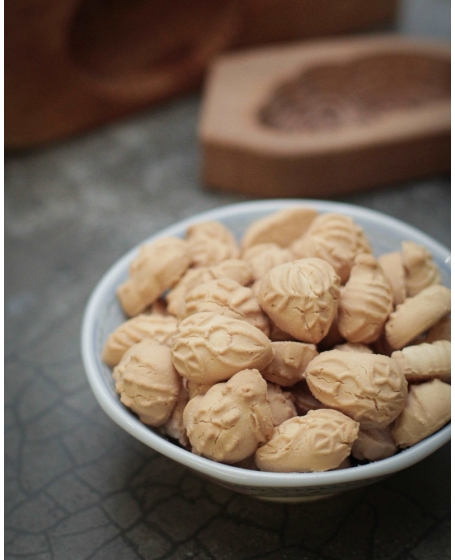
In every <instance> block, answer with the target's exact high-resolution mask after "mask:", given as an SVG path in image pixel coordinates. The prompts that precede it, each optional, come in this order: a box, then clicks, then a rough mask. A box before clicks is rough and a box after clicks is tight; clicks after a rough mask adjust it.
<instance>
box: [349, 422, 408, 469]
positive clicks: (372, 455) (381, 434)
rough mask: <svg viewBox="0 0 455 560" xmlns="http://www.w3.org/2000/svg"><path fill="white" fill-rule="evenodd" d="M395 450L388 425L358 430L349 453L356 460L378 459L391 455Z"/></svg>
mask: <svg viewBox="0 0 455 560" xmlns="http://www.w3.org/2000/svg"><path fill="white" fill-rule="evenodd" d="M397 451H398V448H397V446H396V443H395V441H394V440H393V437H392V432H391V430H390V427H387V428H382V429H379V428H376V429H374V428H373V429H372V430H359V436H358V438H357V439H356V440H355V442H354V445H353V446H352V451H351V453H352V456H353V457H354V458H355V459H357V460H358V461H380V460H381V459H387V457H392V455H395V453H396V452H397Z"/></svg>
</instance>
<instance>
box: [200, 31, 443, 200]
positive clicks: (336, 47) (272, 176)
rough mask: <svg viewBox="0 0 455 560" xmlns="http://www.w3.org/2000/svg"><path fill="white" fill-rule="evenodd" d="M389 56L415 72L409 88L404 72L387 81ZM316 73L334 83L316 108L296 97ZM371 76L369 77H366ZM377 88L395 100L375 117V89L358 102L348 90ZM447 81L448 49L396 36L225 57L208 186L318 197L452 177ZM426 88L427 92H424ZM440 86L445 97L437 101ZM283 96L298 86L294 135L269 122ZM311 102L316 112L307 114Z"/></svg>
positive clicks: (213, 99)
mask: <svg viewBox="0 0 455 560" xmlns="http://www.w3.org/2000/svg"><path fill="white" fill-rule="evenodd" d="M390 57H392V59H393V58H394V57H395V58H396V57H398V60H399V58H400V57H403V60H401V61H400V62H399V64H398V66H399V67H400V66H402V67H404V69H406V67H408V68H410V74H409V77H408V81H409V80H410V81H411V82H412V81H414V83H411V86H412V87H409V83H408V81H407V80H402V79H401V80H399V79H397V76H398V77H399V76H401V75H402V74H403V71H404V70H403V68H401V69H398V70H397V72H396V73H394V72H390V76H389V75H387V73H388V72H389V69H388V68H389V58H390ZM365 62H366V63H370V62H371V64H365ZM375 65H377V72H374V71H372V67H373V70H374V66H375ZM436 67H437V71H436V72H434V70H435V68H436ZM362 68H363V70H362ZM317 69H323V70H325V73H326V76H325V78H326V82H327V81H329V82H332V83H330V84H329V85H327V84H326V83H325V84H322V85H321V88H320V90H319V93H318V92H316V93H317V94H316V95H315V96H314V99H312V100H311V102H313V105H311V102H310V103H308V93H307V92H305V91H303V93H302V92H299V91H298V90H299V87H303V86H301V85H299V84H298V81H299V80H300V81H301V82H304V81H305V80H304V78H305V73H307V74H309V75H310V74H312V73H313V74H314V73H315V71H316V70H317ZM365 69H367V70H368V72H369V74H371V76H369V77H367V78H364V77H362V72H364V71H366V70H365ZM429 69H430V71H429V72H428V70H429ZM348 70H349V71H348ZM384 72H385V73H386V75H385V76H382V77H381V73H384ZM343 73H344V74H347V77H346V75H345V76H344V78H345V79H346V80H347V84H346V83H344V82H343V80H341V78H340V74H343ZM375 74H376V75H375ZM370 78H371V79H370ZM346 80H345V81H346ZM349 80H350V81H349ZM374 80H376V81H377V90H378V91H382V90H383V89H384V87H387V93H388V95H385V96H384V95H383V94H381V95H378V96H377V97H378V100H379V105H378V106H377V107H375V108H374V110H373V111H371V110H370V109H371V107H370V108H368V107H367V109H365V107H364V106H362V103H363V101H364V100H365V99H366V100H370V99H371V98H372V96H374V95H375V93H374V88H372V91H371V93H369V92H366V94H365V92H362V91H358V92H356V95H355V96H352V95H351V94H350V92H351V90H352V88H353V87H354V86H353V85H350V84H351V83H352V84H354V83H356V84H357V86H356V87H358V84H359V83H360V84H363V85H362V86H361V87H360V88H359V87H358V89H360V90H361V89H362V87H364V86H366V85H368V84H370V83H371V81H374ZM449 80H450V51H449V49H448V48H447V47H446V46H445V45H443V44H436V43H429V42H423V41H419V40H411V39H404V38H398V37H394V36H391V35H390V36H376V37H375V36H369V37H357V38H355V39H349V38H344V39H339V40H327V41H324V42H321V41H318V42H314V43H311V44H309V43H299V44H294V45H291V46H282V47H269V48H263V49H257V50H252V51H247V52H245V53H240V54H233V55H225V56H223V57H222V58H221V59H219V60H218V61H217V62H216V63H215V64H214V65H213V67H212V69H211V72H210V75H209V79H208V81H207V84H206V90H205V98H204V104H203V109H202V114H201V119H200V125H199V138H200V142H201V145H202V154H203V171H202V174H203V181H204V183H205V184H206V185H207V186H208V187H211V188H214V189H221V190H229V191H235V192H241V193H245V194H248V195H254V196H261V197H277V196H296V197H298V196H306V197H318V196H330V195H334V194H337V193H340V192H349V191H354V190H358V189H362V188H369V187H373V186H377V185H381V184H387V183H392V182H397V181H403V180H409V179H413V178H419V177H425V176H428V175H431V174H436V173H441V172H446V171H448V170H449V168H450V94H449V91H450V90H449V85H448V84H449ZM307 82H310V78H308V79H307ZM421 83H423V84H424V85H425V87H424V88H423V89H424V90H425V91H423V90H422V91H421V92H420V93H417V92H418V90H419V89H420V88H421ZM436 83H437V84H438V85H437V86H436V89H438V88H440V90H439V89H438V93H437V94H434V90H432V87H433V86H435V84H436ZM427 85H428V87H426V86H427ZM369 87H371V86H369ZM286 88H288V89H289V88H294V89H295V90H296V92H295V95H294V96H295V97H298V96H299V95H300V97H302V98H303V101H301V100H300V101H298V102H296V104H295V107H293V108H292V107H291V110H290V116H288V117H287V118H288V120H290V121H291V122H290V124H291V127H286V126H282V127H280V126H271V125H270V123H265V122H264V119H263V113H264V107H267V106H268V105H270V103H271V101H270V100H271V99H273V97H274V96H275V97H276V96H277V91H280V90H282V89H286ZM324 88H325V89H324ZM404 92H405V93H406V95H403V94H404ZM408 94H409V95H408ZM318 95H319V97H318ZM362 96H363V98H362ZM291 97H292V96H291ZM387 99H390V100H392V102H391V104H390V103H389V105H390V106H388V104H387ZM288 101H289V100H288ZM305 102H306V104H307V105H309V106H308V107H303V109H302V106H304V105H305ZM384 102H385V103H384ZM318 104H319V105H318ZM282 106H283V110H288V112H289V107H287V108H286V106H285V104H284V103H283V104H282ZM304 109H305V110H306V111H307V112H309V113H310V114H309V117H308V115H304V114H303V113H302V112H301V111H303V110H304ZM293 111H294V112H293ZM299 111H300V113H299ZM311 111H313V113H314V114H311ZM307 117H308V118H309V119H310V122H309V124H310V126H306V124H308V123H306V121H305V119H307V120H308V118H307ZM292 119H294V120H292ZM318 119H319V120H318ZM299 120H301V121H302V123H301V124H302V126H297V125H298V121H299ZM295 123H297V125H296V126H294V124H295ZM305 123H306V124H305ZM288 124H289V123H288ZM319 124H320V126H319Z"/></svg>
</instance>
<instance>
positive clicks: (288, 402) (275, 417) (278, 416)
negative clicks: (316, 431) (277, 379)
mask: <svg viewBox="0 0 455 560" xmlns="http://www.w3.org/2000/svg"><path fill="white" fill-rule="evenodd" d="M267 400H268V402H269V406H270V410H271V413H272V422H273V426H274V427H276V426H279V425H280V424H282V423H283V422H285V421H286V420H289V418H294V416H297V411H296V409H295V406H294V401H293V398H292V395H291V393H289V392H283V390H282V389H281V387H280V386H279V385H276V384H275V383H267Z"/></svg>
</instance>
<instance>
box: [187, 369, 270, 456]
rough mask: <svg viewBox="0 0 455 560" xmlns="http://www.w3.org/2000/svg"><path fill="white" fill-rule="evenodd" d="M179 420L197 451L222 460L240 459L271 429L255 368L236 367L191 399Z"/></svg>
mask: <svg viewBox="0 0 455 560" xmlns="http://www.w3.org/2000/svg"><path fill="white" fill-rule="evenodd" d="M183 421H184V424H185V427H186V431H187V434H188V437H189V440H190V442H191V445H192V446H193V450H194V451H196V452H197V453H198V454H199V455H203V456H204V457H208V458H209V459H212V460H213V461H218V462H223V463H237V462H239V461H242V460H243V459H246V458H247V457H249V456H251V455H252V454H254V452H255V451H256V449H257V447H258V445H259V443H264V442H266V441H267V440H268V439H270V437H271V436H272V433H273V423H272V414H271V411H270V406H269V404H268V402H267V383H266V382H265V381H264V379H263V378H262V376H261V374H260V373H259V372H258V371H257V370H254V369H253V370H248V369H247V370H243V371H240V372H238V373H236V374H235V375H234V376H233V377H232V378H231V379H230V380H229V381H228V382H227V383H217V384H216V385H214V386H213V387H212V388H211V389H209V390H208V391H207V393H206V394H205V395H198V396H196V397H194V398H193V399H191V400H190V402H189V403H188V404H187V406H186V408H185V411H184V413H183Z"/></svg>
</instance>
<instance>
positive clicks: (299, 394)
mask: <svg viewBox="0 0 455 560" xmlns="http://www.w3.org/2000/svg"><path fill="white" fill-rule="evenodd" d="M289 391H290V393H291V394H292V397H293V399H294V405H295V408H296V410H297V412H298V414H299V416H305V414H307V413H308V412H309V411H310V410H319V409H320V408H327V407H326V406H325V405H323V404H322V403H321V401H318V399H317V398H316V397H314V396H313V393H312V392H311V391H310V389H309V387H308V383H307V382H306V381H300V382H299V383H296V384H295V385H293V386H292V387H290V389H289Z"/></svg>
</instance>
